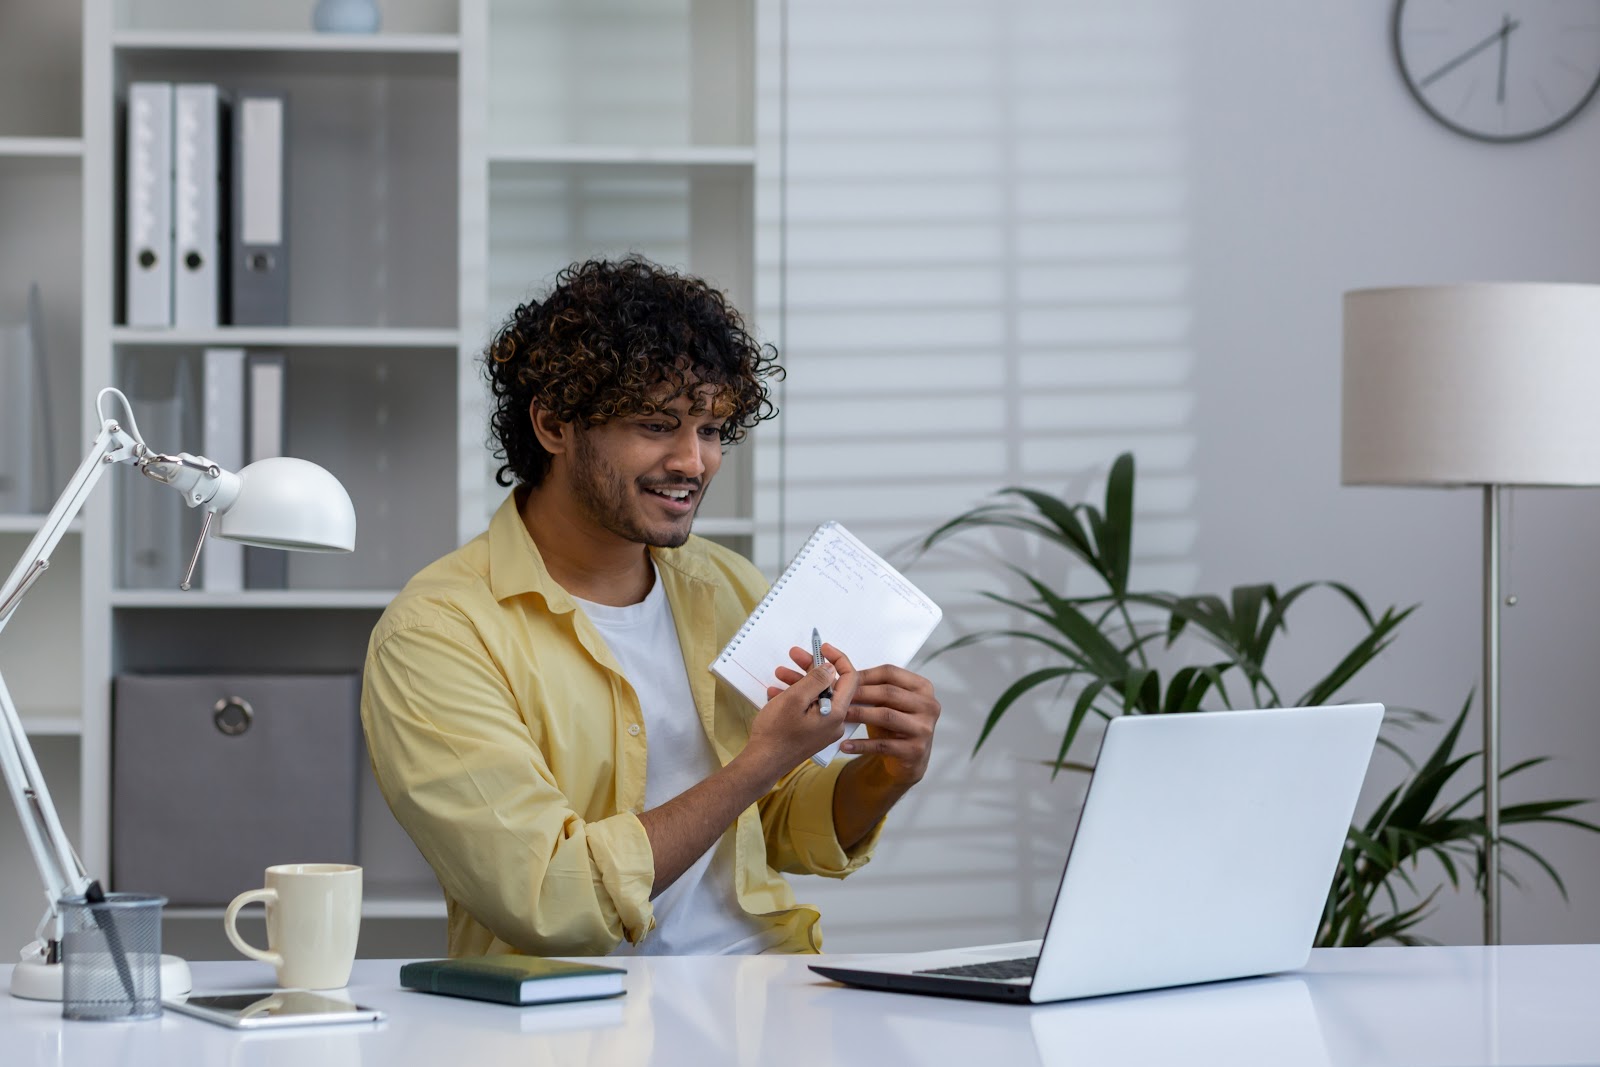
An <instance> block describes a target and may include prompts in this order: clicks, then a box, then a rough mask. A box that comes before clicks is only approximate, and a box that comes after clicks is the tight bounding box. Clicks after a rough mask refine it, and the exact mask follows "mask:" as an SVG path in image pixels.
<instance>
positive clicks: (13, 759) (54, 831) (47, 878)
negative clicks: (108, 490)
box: [0, 419, 146, 930]
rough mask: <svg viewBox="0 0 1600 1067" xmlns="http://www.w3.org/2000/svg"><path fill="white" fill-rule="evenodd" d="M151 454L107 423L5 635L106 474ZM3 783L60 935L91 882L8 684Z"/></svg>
mask: <svg viewBox="0 0 1600 1067" xmlns="http://www.w3.org/2000/svg"><path fill="white" fill-rule="evenodd" d="M135 433H137V430H135ZM145 452H146V449H145V447H144V445H143V443H142V442H141V441H140V440H139V439H138V438H137V437H136V436H133V435H130V434H129V433H128V431H126V430H124V429H123V428H122V426H121V425H120V424H119V423H118V422H117V421H116V420H114V419H106V420H105V422H104V423H103V424H102V426H101V428H100V433H99V435H98V436H97V437H96V438H95V439H94V443H93V444H92V445H90V447H89V454H88V455H87V456H85V457H84V460H83V463H82V464H81V465H80V466H79V467H78V469H77V471H76V472H74V473H73V475H72V478H71V479H70V480H69V481H68V482H67V487H66V489H64V490H63V491H62V493H61V496H60V497H59V498H58V499H57V500H56V503H55V506H54V507H52V508H51V509H50V513H49V514H48V515H47V516H46V517H45V520H44V523H43V524H42V525H41V526H40V527H39V532H38V533H36V534H35V535H34V536H33V539H32V540H31V541H29V542H28V547H27V550H26V551H24V552H23V554H22V558H21V559H20V560H18V561H17V565H16V567H14V568H13V569H12V571H11V575H10V577H8V578H7V579H6V582H5V585H3V586H0V630H3V629H4V628H5V625H6V623H7V622H8V621H9V620H10V618H11V616H12V615H13V614H14V613H15V612H16V609H17V605H18V604H19V603H20V602H21V600H22V597H23V595H24V594H25V593H27V591H28V590H29V589H30V588H31V587H32V586H33V583H34V582H35V581H37V580H38V579H39V576H40V575H42V574H43V573H44V572H45V571H46V570H48V569H49V568H50V554H51V553H52V552H54V551H55V548H56V546H57V545H58V544H60V542H61V539H62V538H63V537H64V536H66V532H67V528H68V526H70V525H71V523H72V520H73V519H74V518H75V517H76V516H77V514H78V512H79V511H81V510H82V509H83V505H84V502H85V501H86V500H88V498H89V494H90V493H92V492H93V491H94V488H95V486H96V485H97V484H98V483H99V481H100V479H101V477H102V476H103V475H104V474H105V471H106V468H108V467H110V466H111V465H112V464H115V463H126V464H134V463H137V462H138V461H139V459H140V457H141V455H143V454H144V453H145ZM0 775H3V777H4V778H5V783H6V791H7V792H8V793H9V794H10V795H11V802H12V804H14V805H15V806H16V809H17V817H18V819H19V820H20V821H21V822H22V831H23V836H24V837H25V838H26V839H27V842H28V849H29V851H30V852H32V853H33V860H34V865H35V866H37V867H38V869H39V876H40V877H41V878H42V879H43V880H44V890H45V899H46V911H45V918H44V921H43V922H42V923H41V924H40V927H41V930H43V929H44V928H46V927H53V926H54V925H55V924H56V923H57V922H58V912H57V907H56V902H57V901H58V900H60V899H61V898H62V897H63V896H66V895H68V894H77V893H81V892H83V891H84V890H85V889H86V888H87V887H88V885H89V882H90V881H91V879H90V878H89V876H88V875H87V874H86V873H85V871H84V869H83V862H82V861H81V860H80V859H79V858H78V855H77V853H75V852H74V851H73V850H72V844H71V842H70V841H68V840H67V835H66V831H65V830H63V829H62V827H61V818H60V816H59V815H57V813H56V806H55V803H54V801H52V800H51V798H50V789H49V787H48V786H47V785H46V784H45V780H44V775H43V774H42V773H41V772H40V770H39V763H38V761H37V760H36V759H35V758H34V754H33V747H32V746H31V745H30V744H29V743H28V737H27V734H26V733H25V732H24V730H23V727H22V718H21V716H20V715H19V714H18V713H17V707H16V704H15V703H14V702H13V701H12V699H11V693H10V691H9V690H8V689H7V688H6V685H5V679H4V678H3V677H0Z"/></svg>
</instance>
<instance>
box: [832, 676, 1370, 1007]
mask: <svg viewBox="0 0 1600 1067" xmlns="http://www.w3.org/2000/svg"><path fill="white" fill-rule="evenodd" d="M1382 721H1383V705H1381V704H1346V705H1339V706H1333V707H1318V708H1273V709H1270V710H1265V711H1204V712H1188V713H1182V714H1171V715H1131V716H1123V717H1121V718H1117V719H1113V720H1112V721H1111V722H1110V723H1109V724H1108V725H1107V727H1106V732H1105V737H1104V739H1103V740H1102V741H1101V744H1100V756H1099V759H1098V760H1097V761H1096V763H1095V770H1094V775H1093V777H1092V778H1091V779H1090V782H1089V791H1088V794H1087V795H1086V796H1085V798H1084V803H1083V811H1082V813H1081V814H1080V815H1079V817H1078V832H1077V836H1076V837H1074V839H1073V841H1072V847H1071V850H1070V851H1069V853H1068V856H1067V863H1066V869H1065V870H1064V871H1063V872H1062V876H1061V886H1060V888H1059V889H1057V890H1056V901H1055V906H1054V908H1052V909H1051V913H1050V919H1049V922H1048V924H1047V925H1046V927H1045V932H1044V938H1043V940H1042V941H1019V942H1014V943H1012V944H1007V945H986V946H983V947H980V948H969V949H947V950H944V951H940V952H922V953H902V954H898V955H892V956H870V957H852V958H850V960H849V961H848V962H844V961H841V962H840V963H837V964H833V963H818V964H813V965H812V966H811V969H812V970H813V971H816V972H817V973H818V974H820V975H824V976H826V977H828V978H832V979H835V980H837V981H840V982H845V983H847V984H849V985H855V986H864V987H867V988H871V989H888V990H896V991H900V992H907V993H932V994H937V995H942V996H952V997H967V998H971V999H980V1000H1002V1001H1011V1002H1016V1003H1024V1004H1028V1003H1031V1004H1043V1003H1047V1002H1049V1001H1055V1000H1069V999H1072V998H1075V997H1092V996H1100V995H1103V994H1107V993H1126V992H1131V991H1134V990H1142V989H1157V988H1161V987H1164V986H1177V985H1187V984H1190V983H1193V982H1212V981H1219V980H1221V979H1225V978H1244V977H1248V976H1252V975H1259V974H1268V973H1272V972H1277V971H1288V970H1294V969H1296V968H1299V967H1303V966H1304V965H1305V962H1306V960H1307V958H1308V957H1309V956H1310V954H1311V944H1312V941H1313V940H1314V939H1315V937H1316V932H1317V925H1318V922H1319V921H1320V919H1321V916H1322V911H1323V907H1324V906H1325V904H1326V902H1327V896H1328V887H1329V885H1330V883H1331V882H1332V880H1333V873H1334V869H1335V867H1336V866H1337V864H1338V860H1339V855H1340V852H1341V850H1342V849H1343V847H1344V842H1345V835H1346V831H1347V830H1348V829H1349V827H1350V820H1351V818H1352V816H1353V815H1354V814H1355V807H1356V799H1357V797H1358V796H1359V794H1360V792H1361V783H1362V781H1363V779H1364V778H1365V777H1366V772H1367V763H1368V761H1369V760H1370V759H1371V756H1372V748H1373V745H1374V743H1375V742H1376V741H1377V737H1378V727H1379V725H1380V724H1381V723H1382Z"/></svg>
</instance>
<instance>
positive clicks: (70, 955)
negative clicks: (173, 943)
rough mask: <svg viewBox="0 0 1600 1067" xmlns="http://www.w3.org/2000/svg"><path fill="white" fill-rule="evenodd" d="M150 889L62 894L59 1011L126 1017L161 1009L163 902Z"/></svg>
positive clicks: (103, 1017) (151, 1016) (84, 1016)
mask: <svg viewBox="0 0 1600 1067" xmlns="http://www.w3.org/2000/svg"><path fill="white" fill-rule="evenodd" d="M166 902H167V898H166V897H160V896H155V895H153V894H149V893H107V894H106V895H105V900H104V901H101V902H95V903H91V902H90V901H88V900H87V899H85V898H84V897H63V898H62V899H61V901H60V906H61V925H62V938H61V964H62V970H61V979H62V994H61V1016H62V1018H65V1019H99V1020H117V1021H127V1020H131V1019H154V1018H157V1017H158V1016H160V1014H161V907H162V905H164V904H166Z"/></svg>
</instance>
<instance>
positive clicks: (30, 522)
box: [0, 514, 83, 573]
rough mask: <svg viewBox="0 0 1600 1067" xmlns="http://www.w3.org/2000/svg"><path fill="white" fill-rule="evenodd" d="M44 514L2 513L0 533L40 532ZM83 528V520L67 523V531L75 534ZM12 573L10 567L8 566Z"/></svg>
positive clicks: (28, 533) (31, 533) (30, 533)
mask: <svg viewBox="0 0 1600 1067" xmlns="http://www.w3.org/2000/svg"><path fill="white" fill-rule="evenodd" d="M44 520H45V517H44V516H43V515H5V514H0V534H27V535H29V536H32V535H33V534H36V533H38V532H39V528H40V527H41V526H43V525H44ZM82 530H83V520H82V519H73V520H72V521H71V522H69V523H68V524H67V533H69V534H75V533H79V532H81V531H82ZM6 572H7V573H10V568H9V567H7V568H6Z"/></svg>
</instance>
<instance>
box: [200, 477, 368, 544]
mask: <svg viewBox="0 0 1600 1067" xmlns="http://www.w3.org/2000/svg"><path fill="white" fill-rule="evenodd" d="M219 518H220V520H221V525H220V527H219V528H218V530H217V533H218V535H219V536H221V537H226V538H227V539H228V540H230V541H239V542H242V543H243V544H247V545H256V546H259V547H261V548H285V549H297V550H300V551H304V552H350V551H352V550H354V548H355V547H356V509H355V507H354V505H352V504H351V503H350V494H349V493H347V492H345V490H344V486H342V485H340V484H339V479H337V478H335V477H334V476H333V475H331V474H329V473H328V472H327V471H326V470H324V469H322V468H321V467H319V466H317V465H316V464H315V463H310V462H308V461H306V460H303V459H294V458H292V457H289V456H278V457H274V458H272V459H258V460H256V461H255V462H254V463H252V464H250V465H249V466H248V467H245V468H244V469H243V470H241V471H240V472H239V495H238V496H237V497H235V498H234V501H233V504H232V505H231V506H230V507H229V508H228V509H227V510H226V511H224V512H222V513H221V515H220V516H219Z"/></svg>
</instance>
